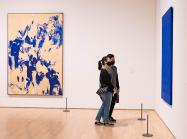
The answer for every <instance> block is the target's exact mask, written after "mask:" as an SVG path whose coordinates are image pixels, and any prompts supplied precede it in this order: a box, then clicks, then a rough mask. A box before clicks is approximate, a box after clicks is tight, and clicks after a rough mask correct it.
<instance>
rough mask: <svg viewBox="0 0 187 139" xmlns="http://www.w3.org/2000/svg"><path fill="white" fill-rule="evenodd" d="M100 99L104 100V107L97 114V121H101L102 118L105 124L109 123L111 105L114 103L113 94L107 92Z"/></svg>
mask: <svg viewBox="0 0 187 139" xmlns="http://www.w3.org/2000/svg"><path fill="white" fill-rule="evenodd" d="M100 97H101V100H102V105H101V107H100V109H99V111H98V113H97V116H96V120H97V121H100V120H101V117H102V118H103V122H104V123H107V122H109V111H110V105H111V101H112V93H111V92H106V93H103V94H101V96H100Z"/></svg>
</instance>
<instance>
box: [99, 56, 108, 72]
mask: <svg viewBox="0 0 187 139" xmlns="http://www.w3.org/2000/svg"><path fill="white" fill-rule="evenodd" d="M105 61H107V57H106V56H104V57H103V58H102V59H101V60H100V61H99V62H98V70H101V69H102V66H103V65H104V64H105Z"/></svg>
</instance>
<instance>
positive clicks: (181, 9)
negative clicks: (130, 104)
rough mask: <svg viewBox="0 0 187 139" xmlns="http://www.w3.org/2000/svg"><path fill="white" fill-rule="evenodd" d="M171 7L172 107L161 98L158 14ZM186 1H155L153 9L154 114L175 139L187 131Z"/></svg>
mask: <svg viewBox="0 0 187 139" xmlns="http://www.w3.org/2000/svg"><path fill="white" fill-rule="evenodd" d="M170 6H172V7H173V9H174V16H173V17H174V23H173V105H172V106H169V105H167V104H166V103H165V102H164V101H163V100H162V99H161V98H160V97H161V60H162V59H161V56H162V51H161V50H162V15H164V13H165V12H166V11H167V10H168V9H169V7H170ZM186 6H187V1H186V0H178V1H170V0H157V8H156V11H157V12H156V13H157V15H156V21H157V23H156V28H157V29H156V30H157V31H156V34H157V41H156V44H157V45H156V53H157V54H156V65H157V67H156V111H157V112H158V113H159V115H160V116H161V118H162V119H163V121H164V122H165V123H166V124H167V126H168V127H169V129H170V130H171V131H172V132H173V133H174V135H175V136H176V138H177V139H186V129H187V120H186V117H187V109H186V106H187V100H186V98H187V62H186V59H187V38H186V36H187V35H186V34H187V27H186V25H187V14H186V13H187V8H186Z"/></svg>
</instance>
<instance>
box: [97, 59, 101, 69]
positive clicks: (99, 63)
mask: <svg viewBox="0 0 187 139" xmlns="http://www.w3.org/2000/svg"><path fill="white" fill-rule="evenodd" d="M101 68H102V60H99V62H98V70H101Z"/></svg>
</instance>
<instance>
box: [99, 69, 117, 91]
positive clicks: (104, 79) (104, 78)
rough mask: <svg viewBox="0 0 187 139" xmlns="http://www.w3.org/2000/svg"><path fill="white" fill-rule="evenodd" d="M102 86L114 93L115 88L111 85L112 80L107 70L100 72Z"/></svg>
mask: <svg viewBox="0 0 187 139" xmlns="http://www.w3.org/2000/svg"><path fill="white" fill-rule="evenodd" d="M99 79H100V86H101V87H102V88H103V87H108V91H109V92H112V93H113V89H114V86H113V85H112V83H111V78H110V75H109V73H108V71H107V70H106V69H101V72H100V78H99Z"/></svg>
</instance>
